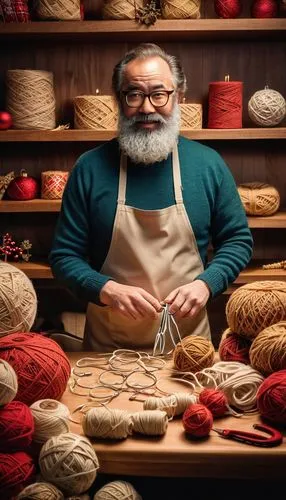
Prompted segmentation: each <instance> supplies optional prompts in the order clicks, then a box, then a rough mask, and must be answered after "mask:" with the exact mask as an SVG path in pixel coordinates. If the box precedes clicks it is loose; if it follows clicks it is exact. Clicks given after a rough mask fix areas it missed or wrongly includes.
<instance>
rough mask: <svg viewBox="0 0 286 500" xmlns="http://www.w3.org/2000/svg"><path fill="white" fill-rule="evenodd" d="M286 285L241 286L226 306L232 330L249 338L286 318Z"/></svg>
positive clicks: (269, 282)
mask: <svg viewBox="0 0 286 500" xmlns="http://www.w3.org/2000/svg"><path fill="white" fill-rule="evenodd" d="M285 311H286V283H285V282H284V281H254V282H253V283H247V285H243V286H241V287H239V288H238V289H237V290H235V292H233V293H232V294H231V296H230V298H229V300H228V302H227V304H226V310H225V312H226V320H227V324H228V326H229V328H230V329H231V330H232V331H233V332H234V333H238V334H239V335H242V336H245V337H247V338H249V339H253V338H255V337H256V336H257V335H258V334H259V333H260V332H261V331H262V330H264V328H267V327H268V326H271V325H274V323H278V322H279V321H283V320H285V317H286V313H285Z"/></svg>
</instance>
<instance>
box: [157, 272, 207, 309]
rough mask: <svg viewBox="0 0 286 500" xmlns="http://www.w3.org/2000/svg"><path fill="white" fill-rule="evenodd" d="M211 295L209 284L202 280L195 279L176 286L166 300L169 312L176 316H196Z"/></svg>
mask: <svg viewBox="0 0 286 500" xmlns="http://www.w3.org/2000/svg"><path fill="white" fill-rule="evenodd" d="M209 296H210V289H209V287H208V285H207V284H206V283H205V282H204V281H202V280H195V281H193V282H192V283H188V284H187V285H183V286H179V287H178V288H175V290H173V291H172V292H171V293H169V295H168V296H167V297H166V298H165V300H164V302H165V303H166V304H169V313H170V314H174V316H175V317H176V318H187V317H188V318H194V317H195V316H196V315H197V314H198V313H199V312H200V310H201V309H202V308H203V307H204V306H205V305H206V303H207V301H208V299H209Z"/></svg>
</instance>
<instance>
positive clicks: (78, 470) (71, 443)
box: [39, 432, 99, 495]
mask: <svg viewBox="0 0 286 500" xmlns="http://www.w3.org/2000/svg"><path fill="white" fill-rule="evenodd" d="M39 465H40V469H41V473H42V476H43V477H44V479H45V480H46V481H48V482H50V483H52V484H55V485H56V486H57V487H58V488H60V489H61V490H63V491H64V492H66V493H68V494H70V495H78V494H80V493H84V492H85V491H87V490H88V488H90V486H91V485H92V483H93V481H94V480H95V478H96V475H97V469H98V467H99V464H98V459H97V456H96V453H95V451H94V449H93V447H92V445H91V443H90V441H89V440H88V439H87V438H85V437H83V436H79V435H78V434H73V433H71V432H67V433H66V434H60V435H59V436H54V437H52V438H51V439H49V440H48V441H46V443H45V444H44V445H43V446H42V448H41V451H40V456H39Z"/></svg>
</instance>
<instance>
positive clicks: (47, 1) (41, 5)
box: [35, 0, 81, 21]
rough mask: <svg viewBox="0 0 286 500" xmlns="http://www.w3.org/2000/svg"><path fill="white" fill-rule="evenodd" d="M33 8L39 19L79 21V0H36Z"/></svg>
mask: <svg viewBox="0 0 286 500" xmlns="http://www.w3.org/2000/svg"><path fill="white" fill-rule="evenodd" d="M35 10H36V13H37V16H38V17H39V18H40V19H46V20H53V19H55V20H57V21H79V20H80V19H81V16H80V0H56V1H55V0H54V1H51V0H37V2H35Z"/></svg>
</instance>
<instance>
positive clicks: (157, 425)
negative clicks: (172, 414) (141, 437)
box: [131, 410, 168, 436]
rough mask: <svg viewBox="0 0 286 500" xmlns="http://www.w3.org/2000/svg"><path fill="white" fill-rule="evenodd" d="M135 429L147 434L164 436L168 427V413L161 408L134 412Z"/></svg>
mask: <svg viewBox="0 0 286 500" xmlns="http://www.w3.org/2000/svg"><path fill="white" fill-rule="evenodd" d="M131 418H132V422H133V431H134V432H138V433H139V434H146V435H147V436H162V435H163V434H165V433H166V431H167V427H168V415H167V413H166V412H165V411H161V410H145V411H138V412H135V413H132V415H131Z"/></svg>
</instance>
